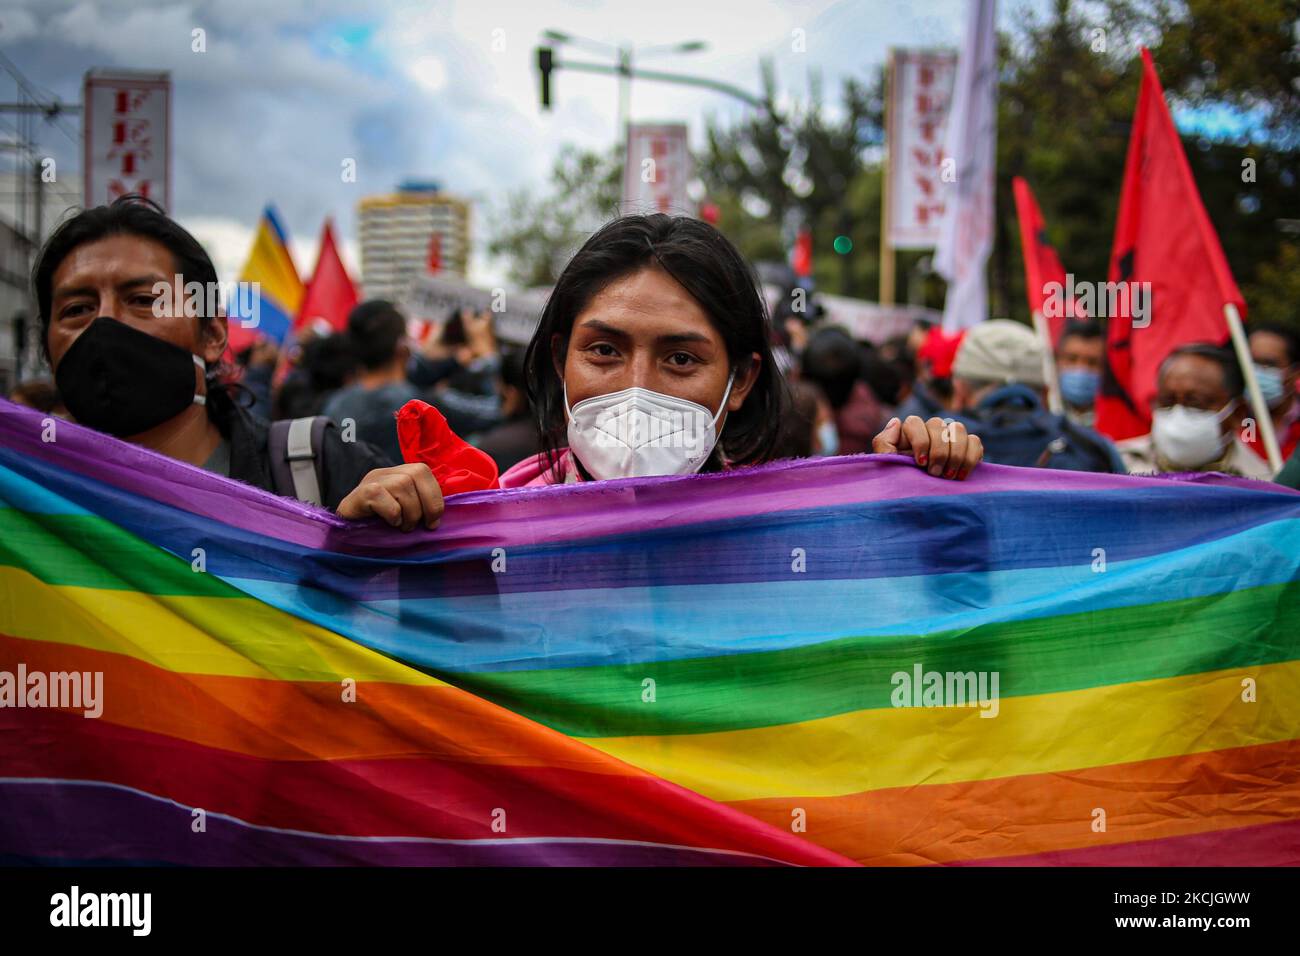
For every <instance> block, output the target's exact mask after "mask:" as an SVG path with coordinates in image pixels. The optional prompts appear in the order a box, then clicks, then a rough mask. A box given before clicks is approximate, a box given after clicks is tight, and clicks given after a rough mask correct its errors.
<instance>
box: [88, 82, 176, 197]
mask: <svg viewBox="0 0 1300 956" xmlns="http://www.w3.org/2000/svg"><path fill="white" fill-rule="evenodd" d="M171 90H172V82H171V75H170V74H168V73H165V72H164V73H143V72H139V71H135V70H91V71H89V72H88V73H87V74H86V77H85V85H84V87H83V89H82V110H83V113H82V119H83V139H84V140H85V146H84V149H85V153H84V156H83V162H82V168H83V169H84V171H85V183H84V189H85V192H84V201H85V205H86V208H91V207H93V206H102V205H105V204H107V203H111V202H112V201H113V200H114V199H116V198H118V197H119V196H124V195H126V194H127V193H139V194H140V195H142V196H146V197H148V198H149V199H152V200H153V201H154V202H156V203H158V204H159V205H160V206H162V207H163V208H164V209H170V208H171V199H172V196H171Z"/></svg>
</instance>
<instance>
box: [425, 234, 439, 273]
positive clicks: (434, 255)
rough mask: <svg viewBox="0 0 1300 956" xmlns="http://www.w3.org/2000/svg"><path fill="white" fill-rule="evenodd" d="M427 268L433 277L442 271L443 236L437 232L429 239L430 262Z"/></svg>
mask: <svg viewBox="0 0 1300 956" xmlns="http://www.w3.org/2000/svg"><path fill="white" fill-rule="evenodd" d="M425 268H426V271H427V272H428V273H429V275H431V276H435V275H437V274H438V273H439V272H441V271H442V236H441V235H439V234H438V233H436V232H435V233H434V234H433V235H431V236H430V237H429V261H428V263H427V264H426V266H425Z"/></svg>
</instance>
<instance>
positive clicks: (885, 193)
mask: <svg viewBox="0 0 1300 956" xmlns="http://www.w3.org/2000/svg"><path fill="white" fill-rule="evenodd" d="M894 80H895V75H894V50H893V48H892V47H891V48H890V50H889V55H888V59H887V61H886V65H885V164H884V169H883V170H882V172H881V177H882V178H881V183H880V294H879V298H880V304H881V305H893V304H894V247H893V246H891V245H890V244H889V229H890V224H891V222H892V221H893V217H892V216H891V215H890V212H889V188H890V181H891V180H892V178H893V177H892V176H891V175H890V167H891V166H892V165H893V164H894V118H893V111H892V110H891V109H890V102H889V101H890V100H891V99H892V97H893V95H894Z"/></svg>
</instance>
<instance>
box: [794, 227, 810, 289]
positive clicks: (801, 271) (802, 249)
mask: <svg viewBox="0 0 1300 956" xmlns="http://www.w3.org/2000/svg"><path fill="white" fill-rule="evenodd" d="M790 265H791V266H792V267H793V268H794V274H795V275H796V276H798V277H799V278H800V279H806V278H808V277H809V276H810V275H812V231H811V230H809V229H800V230H799V235H798V236H796V237H795V240H794V254H793V255H792V256H791V259H790Z"/></svg>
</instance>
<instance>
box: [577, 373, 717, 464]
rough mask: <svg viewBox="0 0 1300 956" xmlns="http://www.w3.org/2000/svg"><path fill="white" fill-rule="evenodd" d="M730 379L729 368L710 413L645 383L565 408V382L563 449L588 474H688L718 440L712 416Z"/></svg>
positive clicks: (699, 406) (700, 406) (706, 457)
mask: <svg viewBox="0 0 1300 956" xmlns="http://www.w3.org/2000/svg"><path fill="white" fill-rule="evenodd" d="M734 379H735V373H734V372H733V373H732V375H731V376H730V377H729V378H728V379H727V390H726V392H724V393H723V396H722V404H721V405H719V406H718V411H717V413H716V414H715V413H713V412H711V411H709V410H708V409H707V408H705V407H704V406H703V405H697V404H696V403H695V402H691V401H687V400H686V399H684V398H676V397H674V396H672V395H664V394H663V393H662V392H654V391H651V390H650V389H648V388H625V389H623V390H622V391H621V392H610V393H609V394H608V395H597V396H596V397H595V398H589V399H587V400H586V401H582V402H579V403H578V404H577V405H575V406H573V408H569V389H568V386H567V385H565V388H564V408H565V410H566V411H567V412H568V415H569V450H570V452H571V453H572V454H574V455H576V456H577V458H578V461H580V462H582V466H583V467H584V468H586V469H587V471H588V473H589V474H590V475H591V476H592V477H593V478H599V479H606V478H648V477H652V476H655V475H690V474H694V473H695V472H697V471H699V470H700V468H701V467H702V466H703V465H704V463H705V462H706V461H707V460H708V458H709V455H710V454H712V453H713V446H714V445H716V444H717V443H718V427H717V426H718V419H719V418H721V417H722V410H723V409H724V408H726V407H727V399H728V398H729V397H730V396H731V384H732V382H733V380H734Z"/></svg>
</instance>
